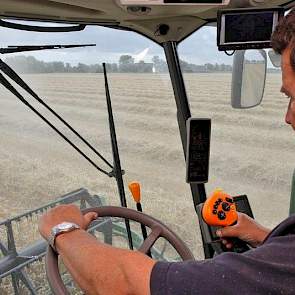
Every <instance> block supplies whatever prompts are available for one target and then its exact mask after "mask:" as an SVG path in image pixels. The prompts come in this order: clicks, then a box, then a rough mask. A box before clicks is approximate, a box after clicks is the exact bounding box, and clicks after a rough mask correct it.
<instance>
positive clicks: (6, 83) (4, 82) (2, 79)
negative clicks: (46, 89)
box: [0, 73, 112, 177]
mask: <svg viewBox="0 0 295 295" xmlns="http://www.w3.org/2000/svg"><path fill="white" fill-rule="evenodd" d="M0 83H1V84H2V85H3V86H4V87H5V88H7V89H8V90H9V91H10V92H11V93H12V94H14V95H15V96H16V97H17V98H18V99H19V100H20V101H21V102H22V103H24V104H25V105H26V106H27V107H29V108H30V109H31V110H32V111H33V112H34V113H35V114H36V115H37V116H38V117H40V118H41V119H42V120H43V121H44V122H45V123H46V124H47V125H49V126H50V127H51V128H52V129H53V130H54V131H55V132H56V133H58V135H60V136H61V137H62V138H63V139H64V140H65V141H66V142H67V143H68V144H70V145H71V146H72V147H73V148H74V149H75V150H76V151H77V152H78V153H79V154H80V155H81V156H82V157H84V158H85V159H86V160H87V161H88V162H89V163H90V164H91V165H92V166H94V167H95V168H96V169H97V170H98V171H100V172H101V173H104V174H106V175H107V176H109V177H112V173H109V172H107V171H105V170H103V169H101V168H100V167H98V166H97V165H96V164H95V163H94V162H93V161H92V160H91V159H90V158H89V157H88V156H87V155H86V154H84V153H83V152H82V151H81V150H80V149H79V148H78V147H77V146H76V145H75V144H74V143H72V142H71V141H70V140H69V139H68V138H67V137H66V136H65V135H64V134H63V133H62V132H61V131H60V130H59V129H57V128H56V127H55V126H54V125H53V124H52V123H51V122H50V121H48V120H47V119H46V118H45V117H44V116H43V115H42V114H41V113H40V112H38V111H37V110H36V109H35V108H34V107H33V106H32V105H31V104H30V103H29V102H28V101H26V100H25V98H24V97H23V96H22V95H21V94H20V93H19V92H18V91H17V90H16V89H15V88H14V87H13V86H12V85H11V84H10V82H9V81H8V80H7V79H6V78H5V77H4V76H3V75H2V74H1V73H0Z"/></svg>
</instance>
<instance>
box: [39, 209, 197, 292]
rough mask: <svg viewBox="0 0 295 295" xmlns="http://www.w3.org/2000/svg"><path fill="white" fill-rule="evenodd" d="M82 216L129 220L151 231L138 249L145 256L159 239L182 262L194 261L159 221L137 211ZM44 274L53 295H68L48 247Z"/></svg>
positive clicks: (189, 252) (107, 212) (103, 210)
mask: <svg viewBox="0 0 295 295" xmlns="http://www.w3.org/2000/svg"><path fill="white" fill-rule="evenodd" d="M82 212H83V214H86V213H88V212H96V213H97V214H98V217H99V218H100V217H122V218H126V219H129V220H133V221H137V222H139V223H141V224H143V225H145V226H147V227H149V228H150V229H151V233H150V234H149V236H148V237H147V239H146V240H145V241H144V242H143V243H142V245H141V246H140V248H139V249H138V250H139V251H140V252H142V253H144V254H147V253H149V251H150V249H151V248H152V246H153V245H154V244H155V242H156V241H157V240H158V239H159V238H160V237H163V238H165V239H166V240H167V241H168V242H170V244H171V245H172V246H173V247H174V249H175V250H176V251H177V253H178V254H179V255H180V257H181V258H182V260H194V256H193V254H192V253H191V251H190V250H189V248H188V247H187V246H186V245H185V243H184V242H183V241H182V240H181V239H180V238H179V237H178V236H177V235H176V234H175V233H174V232H173V231H172V230H171V229H169V228H168V227H167V226H166V225H164V224H163V223H161V222H160V221H159V220H157V219H155V218H153V217H151V216H149V215H146V214H144V213H140V212H138V211H135V210H132V209H127V208H124V207H112V206H105V207H97V208H89V209H86V210H83V211H82ZM45 264H46V274H47V279H48V282H49V285H50V288H51V290H52V292H53V293H54V294H55V295H69V292H68V291H67V289H66V287H65V285H64V283H63V281H62V278H61V276H60V273H59V269H58V254H57V253H56V252H54V251H53V249H52V248H51V247H50V246H48V247H47V252H46V259H45Z"/></svg>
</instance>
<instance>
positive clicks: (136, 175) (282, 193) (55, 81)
mask: <svg viewBox="0 0 295 295" xmlns="http://www.w3.org/2000/svg"><path fill="white" fill-rule="evenodd" d="M23 77H24V79H25V80H26V81H28V82H29V84H30V85H31V86H32V88H33V89H34V90H35V91H36V92H37V93H38V94H39V95H40V96H41V97H42V98H43V99H44V100H45V101H46V102H47V103H49V104H50V105H51V106H52V107H53V108H54V109H55V110H56V111H57V112H58V113H60V114H61V115H62V116H63V117H64V118H65V119H66V120H67V121H68V122H70V123H71V124H72V125H73V127H74V128H76V129H77V130H78V131H79V132H81V133H82V134H83V135H84V136H85V137H86V138H87V139H88V140H89V142H91V143H92V144H93V145H94V146H95V147H97V149H98V150H99V151H100V152H101V153H102V154H103V155H104V156H105V157H106V158H107V159H109V160H110V161H112V160H111V159H112V157H111V146H110V137H109V129H108V118H107V112H106V102H105V92H104V82H103V76H102V75H100V74H85V75H81V74H67V75H64V74H51V75H23ZM185 81H186V87H187V92H188V94H189V97H190V104H191V111H192V115H193V116H194V117H201V118H204V117H210V118H212V150H211V160H210V181H209V184H208V185H207V186H206V190H207V193H210V192H212V190H213V189H214V188H216V187H221V188H223V189H224V190H226V191H227V192H228V193H230V194H233V195H235V194H244V193H245V194H247V195H248V197H249V199H250V201H251V204H252V207H253V211H254V214H255V217H256V218H257V220H258V221H260V222H261V223H263V224H265V225H266V226H269V227H273V226H275V225H276V224H277V223H278V222H279V221H280V220H282V219H283V218H285V217H286V216H287V214H288V202H289V196H290V189H291V186H290V184H291V183H290V182H291V175H292V172H293V169H294V160H295V156H294V138H295V137H294V134H293V133H292V130H291V128H290V127H288V126H285V123H284V112H285V109H286V107H287V99H285V98H283V97H282V95H281V94H279V88H280V75H277V74H271V75H269V76H268V80H267V87H266V93H265V98H264V102H263V104H262V105H261V106H259V107H257V108H255V109H252V110H243V111H241V110H233V109H232V108H231V106H230V82H231V77H230V75H228V74H210V75H208V74H188V75H186V76H185ZM110 88H111V95H112V100H113V109H114V116H115V122H116V127H117V136H118V143H119V150H120V154H121V162H122V168H123V169H124V170H125V171H126V175H125V177H124V180H125V182H126V183H127V182H129V181H132V180H138V181H140V183H141V184H142V198H143V199H142V204H143V208H144V211H145V212H146V213H148V214H151V215H153V216H155V217H156V218H159V219H161V220H162V221H163V222H165V223H166V224H168V225H169V226H170V227H171V228H172V229H173V230H174V231H175V232H177V233H179V235H180V236H181V237H182V238H183V239H184V240H185V241H186V242H187V244H188V245H189V246H190V248H191V249H192V250H193V252H194V254H195V256H196V257H197V258H201V257H202V249H201V240H200V235H199V230H198V221H197V217H196V215H195V213H194V209H193V203H192V198H191V195H190V191H189V187H188V185H187V184H186V183H185V165H184V159H183V154H182V148H181V144H180V138H179V133H178V127H177V121H176V107H175V102H174V98H173V91H172V88H171V83H170V80H169V77H168V75H160V74H143V75H132V74H128V75H126V74H124V75H123V74H112V75H110ZM26 97H27V98H28V99H29V101H31V102H32V103H33V104H34V105H36V106H37V107H38V109H39V110H40V111H41V112H42V113H43V114H45V115H46V116H47V117H48V118H51V119H52V120H53V122H55V123H56V124H57V126H59V128H60V129H61V130H63V131H64V132H65V133H66V134H67V135H68V136H69V137H70V138H72V139H73V140H74V142H75V143H77V144H78V145H79V147H81V149H83V150H84V151H85V152H86V153H87V154H88V155H89V156H91V157H92V158H93V159H95V161H96V163H98V164H99V165H101V166H102V167H104V168H105V169H108V167H107V166H106V165H104V164H103V163H102V162H101V161H100V160H99V159H98V158H97V157H95V155H94V154H93V153H92V152H90V151H89V150H88V149H87V148H85V146H84V145H83V144H81V142H79V140H77V139H76V138H75V137H74V136H73V135H72V134H71V132H69V131H68V130H66V128H64V127H63V126H62V125H61V124H60V123H58V122H57V121H56V120H55V119H53V118H52V116H51V115H50V114H48V112H47V111H46V110H45V109H44V108H42V107H40V106H39V105H38V104H36V103H35V102H33V100H32V99H31V98H29V97H28V96H27V95H26ZM0 99H1V103H0V106H1V107H0V110H1V111H0V131H1V139H0V183H1V185H0V202H1V206H0V219H5V218H9V217H12V216H14V215H16V214H19V213H22V212H24V211H27V210H29V209H33V208H35V207H37V206H40V205H42V204H45V203H47V202H49V201H50V200H53V199H54V198H56V197H58V196H60V195H62V194H64V193H66V192H69V191H73V190H75V189H77V188H80V187H85V188H87V189H88V190H89V191H90V192H91V193H96V194H99V195H102V196H105V197H106V199H107V202H108V203H109V204H113V205H117V204H119V197H118V194H117V189H116V185H115V181H114V179H109V178H108V177H107V176H105V175H103V174H100V173H98V172H97V171H96V170H95V169H94V168H93V167H91V166H90V165H89V164H88V163H87V162H86V161H85V160H84V159H82V158H81V157H80V156H79V155H78V154H77V153H76V152H75V151H74V150H73V149H72V148H71V147H70V146H68V145H67V144H66V143H65V142H64V141H63V140H62V139H60V138H59V137H58V136H57V135H56V134H55V133H54V132H53V131H52V130H50V129H49V128H48V127H47V126H46V125H45V124H44V123H43V122H41V121H40V120H39V119H38V118H37V117H36V116H35V115H34V114H33V113H31V112H30V111H29V110H28V108H27V107H26V106H24V105H23V104H21V103H20V102H19V101H17V99H16V98H15V97H13V96H12V95H11V94H9V93H8V92H7V91H6V90H4V89H3V88H1V89H0ZM127 198H128V204H129V206H130V207H132V208H134V207H135V206H134V204H133V202H132V200H131V198H130V195H129V193H128V192H127Z"/></svg>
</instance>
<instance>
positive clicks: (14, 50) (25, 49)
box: [0, 44, 96, 54]
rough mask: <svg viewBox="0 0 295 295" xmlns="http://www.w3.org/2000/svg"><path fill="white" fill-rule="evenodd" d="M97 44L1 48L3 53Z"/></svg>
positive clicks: (83, 45) (0, 50) (82, 45)
mask: <svg viewBox="0 0 295 295" xmlns="http://www.w3.org/2000/svg"><path fill="white" fill-rule="evenodd" d="M90 46H96V44H70V45H24V46H13V45H12V46H8V47H6V48H0V53H1V54H9V53H17V52H26V51H39V50H47V49H51V50H52V49H65V48H77V47H90Z"/></svg>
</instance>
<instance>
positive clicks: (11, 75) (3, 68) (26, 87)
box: [0, 59, 113, 169]
mask: <svg viewBox="0 0 295 295" xmlns="http://www.w3.org/2000/svg"><path fill="white" fill-rule="evenodd" d="M0 70H1V71H2V72H3V73H4V74H6V75H7V76H8V77H9V78H10V79H12V80H13V81H14V82H15V83H17V84H18V85H19V86H20V87H21V88H23V89H24V90H25V91H26V92H28V93H29V94H30V95H31V96H32V97H34V98H35V99H36V100H37V101H38V102H39V103H40V104H41V105H43V106H44V107H45V108H46V109H47V110H48V111H49V112H50V113H51V114H53V115H54V116H55V117H56V118H58V119H59V120H60V121H61V122H62V123H63V124H64V125H65V126H67V127H68V128H69V129H70V130H71V131H72V132H73V133H74V134H75V135H76V136H77V137H78V138H79V139H80V140H82V141H83V142H84V143H85V144H86V145H87V146H88V147H89V148H90V149H91V150H92V151H93V152H94V153H95V154H96V155H97V156H98V157H99V158H100V159H101V160H103V161H104V162H105V163H106V164H107V165H108V166H109V167H110V168H112V169H113V166H112V165H111V164H110V163H109V162H108V161H107V160H106V159H105V158H104V157H103V156H102V155H101V154H100V153H99V152H98V151H97V150H96V149H95V148H94V147H93V146H92V145H91V144H90V143H89V142H88V141H87V140H86V139H85V138H84V137H83V136H82V135H80V134H79V133H78V132H77V131H76V130H75V129H74V128H73V127H72V126H71V125H70V124H69V123H68V122H67V121H65V120H64V119H63V118H62V117H61V116H60V115H59V114H58V113H56V111H55V110H53V109H52V108H51V107H50V106H49V105H48V104H46V102H44V101H43V100H42V99H41V98H40V97H39V96H38V95H37V94H36V93H35V92H34V91H33V90H32V89H31V88H30V87H29V85H28V84H26V82H25V81H24V80H23V79H22V78H21V77H20V76H19V75H18V74H17V73H16V72H15V71H14V70H13V69H12V68H11V67H10V66H8V65H7V64H6V63H5V62H4V61H2V60H1V59H0ZM2 84H3V83H2ZM4 86H5V85H4ZM5 87H6V86H5ZM6 88H7V87H6ZM10 91H11V90H10ZM14 94H15V93H14ZM84 157H85V155H84Z"/></svg>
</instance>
